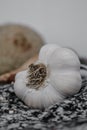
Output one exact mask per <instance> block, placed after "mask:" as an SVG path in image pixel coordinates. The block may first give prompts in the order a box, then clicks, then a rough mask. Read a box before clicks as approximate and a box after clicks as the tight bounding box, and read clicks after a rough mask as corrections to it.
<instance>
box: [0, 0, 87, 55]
mask: <svg viewBox="0 0 87 130" xmlns="http://www.w3.org/2000/svg"><path fill="white" fill-rule="evenodd" d="M5 23H20V24H24V25H29V26H30V27H32V28H34V29H35V30H36V31H37V32H39V33H40V34H41V35H42V36H43V38H44V39H45V41H46V43H57V44H59V45H61V46H66V47H70V48H73V49H75V50H76V51H77V52H78V53H79V54H80V55H82V56H87V54H86V53H87V0H7V1H6V0H0V24H5Z"/></svg>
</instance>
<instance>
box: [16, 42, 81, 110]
mask: <svg viewBox="0 0 87 130" xmlns="http://www.w3.org/2000/svg"><path fill="white" fill-rule="evenodd" d="M41 64H43V65H44V66H45V67H46V71H47V72H46V77H45V78H44V80H41V79H42V77H39V76H43V75H41V74H40V73H39V75H38V72H39V71H40V69H41V68H40V67H42V66H41ZM36 65H39V66H40V67H37V68H36V70H35V71H32V72H31V71H30V70H29V69H30V68H29V69H27V70H25V71H22V72H19V73H18V74H17V75H16V77H15V83H14V91H15V93H16V95H17V96H18V97H19V98H20V99H21V100H23V101H24V103H25V104H26V105H28V106H29V107H33V108H46V107H49V106H50V105H53V104H55V103H60V102H61V101H63V100H64V98H66V96H69V95H73V94H75V93H77V92H78V91H79V90H80V88H81V74H80V62H79V59H78V56H77V55H76V54H75V53H74V52H73V51H72V50H70V49H67V48H62V47H59V46H58V45H56V44H47V45H44V46H43V47H42V48H41V50H40V53H39V58H38V61H37V62H36V63H34V64H33V67H36ZM42 68H44V67H42ZM42 73H43V72H42ZM35 76H37V77H35ZM38 77H39V79H40V81H41V84H40V82H39V80H38ZM29 78H30V79H29ZM32 81H34V82H32ZM37 82H38V83H39V84H38V83H37Z"/></svg>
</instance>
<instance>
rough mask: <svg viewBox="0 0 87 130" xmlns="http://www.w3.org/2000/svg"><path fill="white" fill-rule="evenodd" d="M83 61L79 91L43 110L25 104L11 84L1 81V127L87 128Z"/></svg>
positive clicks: (86, 83)
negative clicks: (4, 83)
mask: <svg viewBox="0 0 87 130" xmlns="http://www.w3.org/2000/svg"><path fill="white" fill-rule="evenodd" d="M81 62H82V61H81ZM85 63H86V62H85ZM85 63H84V62H83V64H81V74H82V88H81V90H80V91H79V93H77V94H76V95H74V96H72V97H67V99H65V100H64V101H63V102H62V103H61V104H59V105H58V104H55V105H53V106H50V107H49V108H48V109H44V110H39V109H32V108H28V107H27V106H26V105H25V104H24V103H23V102H22V101H21V100H19V99H18V98H17V96H16V95H15V93H14V90H13V84H7V85H3V84H0V130H4V129H6V130H21V129H23V130H24V129H25V130H27V129H28V130H31V129H32V130H69V129H71V130H87V66H86V65H85Z"/></svg>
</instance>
